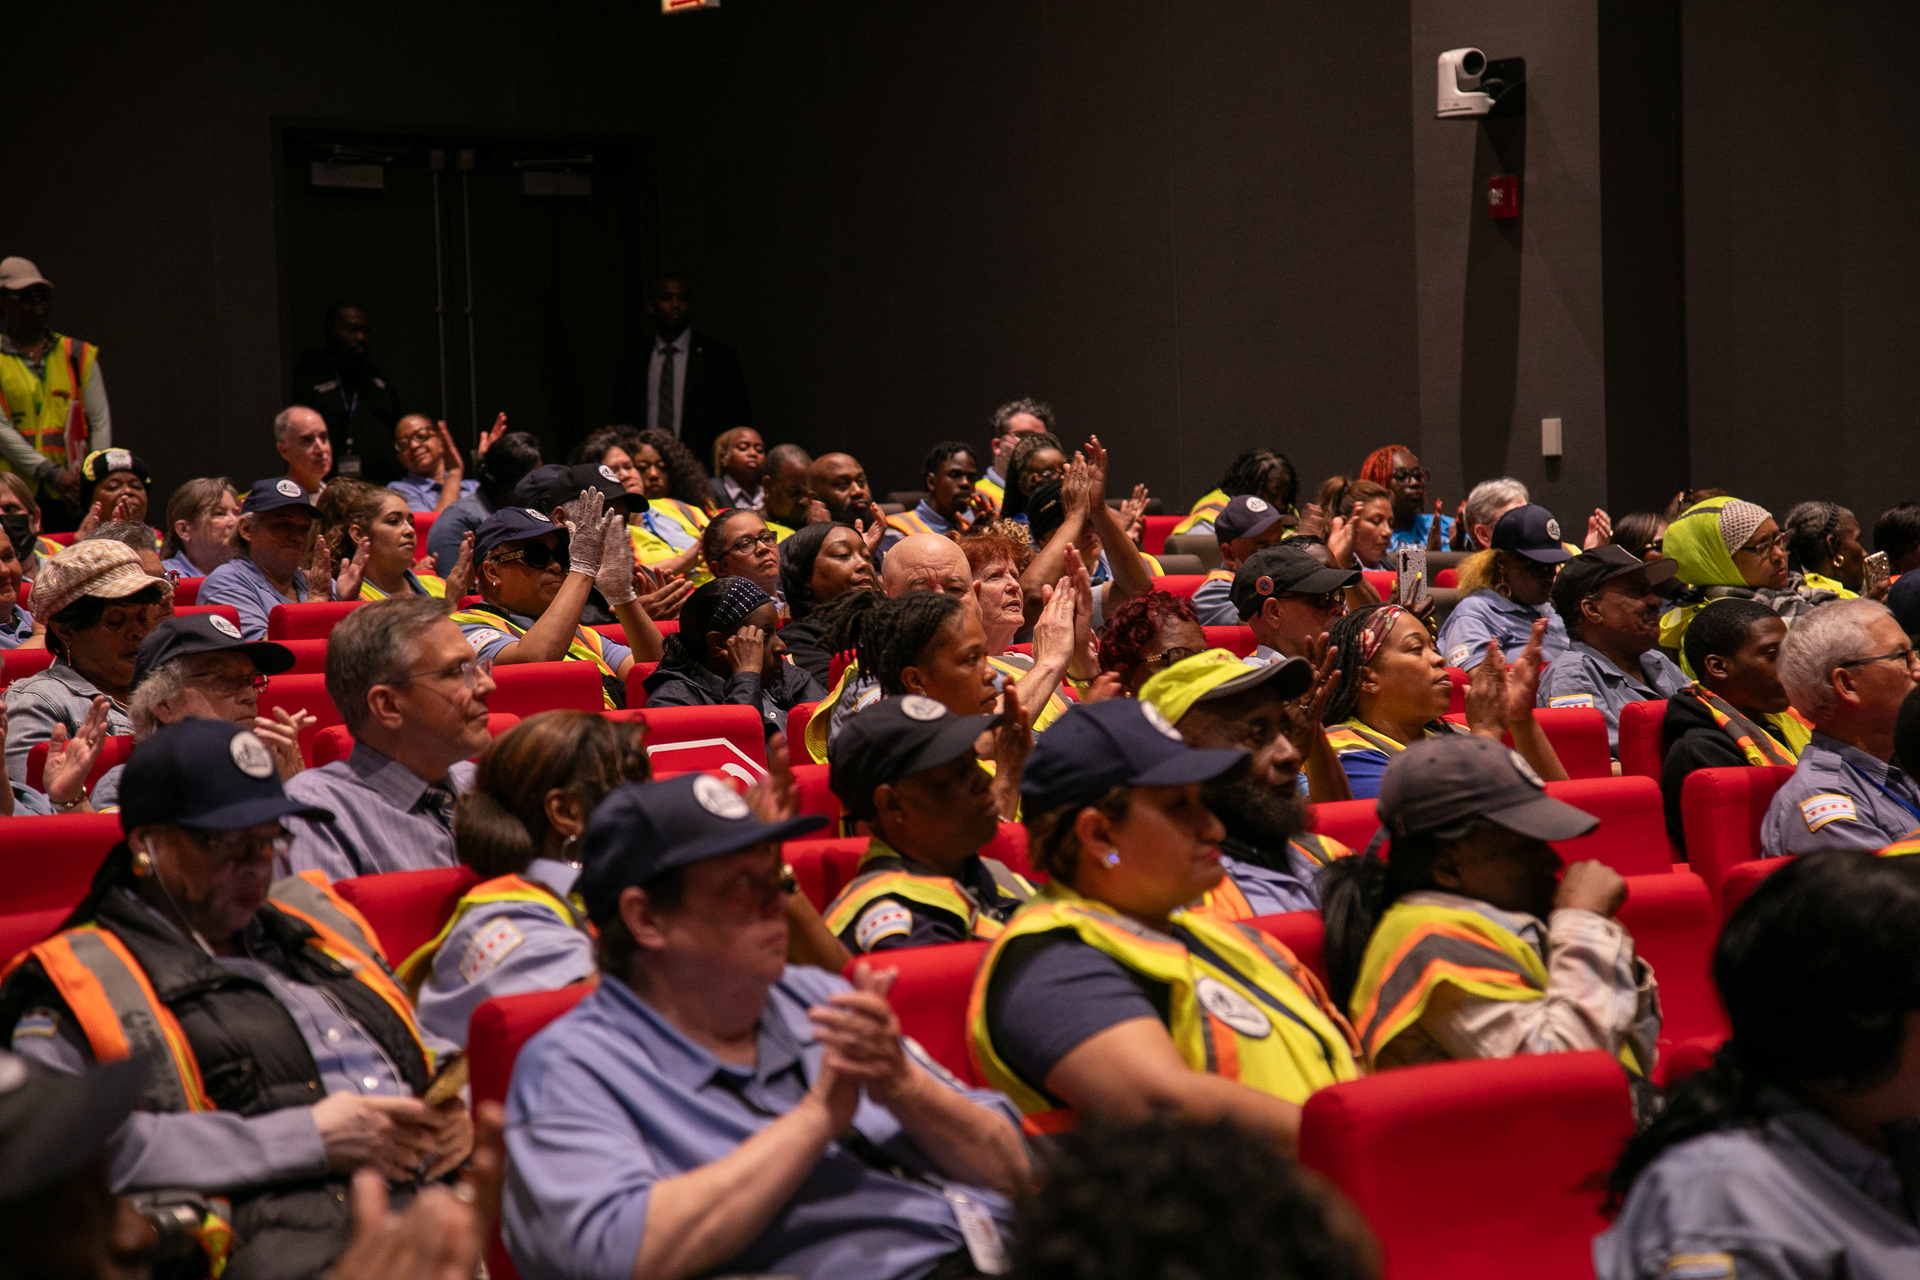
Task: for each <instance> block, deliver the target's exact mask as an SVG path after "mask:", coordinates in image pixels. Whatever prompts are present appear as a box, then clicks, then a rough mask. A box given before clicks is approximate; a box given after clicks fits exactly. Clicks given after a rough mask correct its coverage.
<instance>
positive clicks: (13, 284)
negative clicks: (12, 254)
mask: <svg viewBox="0 0 1920 1280" xmlns="http://www.w3.org/2000/svg"><path fill="white" fill-rule="evenodd" d="M36 284H43V285H45V286H47V288H49V289H51V288H53V281H51V280H49V279H47V278H46V277H45V276H43V275H41V274H40V268H38V267H36V266H34V265H33V264H32V263H31V262H28V261H27V260H26V259H25V258H0V289H26V288H31V287H32V286H34V285H36Z"/></svg>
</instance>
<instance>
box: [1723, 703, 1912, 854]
mask: <svg viewBox="0 0 1920 1280" xmlns="http://www.w3.org/2000/svg"><path fill="white" fill-rule="evenodd" d="M1916 828H1920V786H1916V785H1915V784H1914V780H1913V778H1912V777H1910V776H1909V775H1908V774H1907V773H1906V772H1905V771H1904V770H1902V769H1901V768H1900V767H1899V766H1898V765H1891V764H1887V763H1886V762H1885V761H1881V760H1876V759H1874V758H1873V757H1872V756H1870V755H1868V754H1867V753H1866V752H1864V751H1862V750H1860V749H1859V748H1858V747H1849V746H1847V745H1846V744H1845V743H1842V742H1836V741H1834V740H1833V739H1832V738H1829V737H1828V736H1827V735H1826V734H1824V733H1820V732H1817V731H1816V732H1815V733H1814V735H1813V738H1812V740H1811V741H1809V742H1808V743H1807V749H1806V750H1805V751H1802V752H1801V753H1800V763H1799V764H1797V765H1795V766H1794V770H1793V776H1792V777H1791V778H1788V779H1787V781H1786V785H1784V786H1782V787H1781V788H1780V789H1779V790H1778V791H1776V792H1774V793H1773V802H1772V803H1771V804H1769V805H1768V806H1767V816H1766V817H1764V818H1762V819H1761V820H1760V851H1761V856H1762V857H1766V858H1778V857H1783V856H1785V855H1787V854H1790V853H1812V852H1813V851H1814V850H1816V849H1868V850H1872V849H1884V848H1886V847H1887V846H1888V845H1890V844H1892V843H1894V842H1895V841H1897V840H1901V839H1904V838H1905V837H1906V836H1908V835H1909V834H1911V833H1912V832H1913V831H1914V830H1915V829H1916Z"/></svg>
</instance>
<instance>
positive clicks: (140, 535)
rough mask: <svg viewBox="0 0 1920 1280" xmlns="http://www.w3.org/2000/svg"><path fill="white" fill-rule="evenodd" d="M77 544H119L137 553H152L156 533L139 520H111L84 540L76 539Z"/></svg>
mask: <svg viewBox="0 0 1920 1280" xmlns="http://www.w3.org/2000/svg"><path fill="white" fill-rule="evenodd" d="M74 541H75V542H118V543H120V544H121V545H122V546H127V547H132V548H133V549H134V550H135V551H152V550H153V549H154V533H153V530H152V529H149V528H148V527H147V526H146V525H144V524H141V523H140V522H139V521H138V520H109V521H107V522H106V523H105V524H103V525H100V526H99V527H98V528H96V529H95V530H94V531H93V532H92V533H90V534H88V535H87V536H86V537H84V538H75V539H74Z"/></svg>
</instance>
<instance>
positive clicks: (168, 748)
mask: <svg viewBox="0 0 1920 1280" xmlns="http://www.w3.org/2000/svg"><path fill="white" fill-rule="evenodd" d="M294 815H299V816H303V817H311V818H322V819H324V818H328V817H331V816H332V815H331V814H329V813H328V812H327V811H326V810H324V809H316V808H312V807H310V806H307V805H303V804H301V803H300V802H298V801H296V800H292V799H289V798H288V796H287V794H286V792H285V790H284V789H283V788H282V787H281V785H280V778H279V775H278V774H277V773H276V772H275V770H274V765H273V755H272V753H271V752H270V751H269V750H268V749H267V747H266V745H265V744H264V743H262V742H261V741H260V739H259V738H257V737H255V736H254V735H253V734H252V733H251V732H249V731H248V730H246V729H243V728H241V727H240V726H239V725H236V724H229V723H225V722H221V721H214V720H193V719H190V720H183V721H181V722H179V723H178V724H172V725H168V726H167V727H166V728H164V729H162V730H160V732H159V733H157V734H155V735H154V736H153V737H152V738H149V739H148V740H147V741H146V742H143V743H141V744H140V746H139V747H137V748H136V749H135V750H134V753H133V756H132V758H131V759H130V760H129V761H128V762H127V768H126V775H125V780H124V782H123V784H122V787H121V810H120V823H121V827H122V829H123V830H124V831H125V832H126V839H125V840H124V841H123V842H122V843H121V844H120V845H119V846H117V847H116V848H115V849H114V851H113V852H112V853H110V854H109V855H108V856H107V860H106V862H105V863H104V864H103V865H102V867H101V870H100V872H99V874H98V875H96V876H95V877H94V883H93V887H92V889H91V890H90V891H89V892H88V894H87V896H86V898H85V899H83V900H82V902H81V904H80V905H79V906H78V907H77V908H75V910H74V912H73V914H72V915H71V916H69V917H68V919H67V922H66V927H65V928H64V929H62V930H61V931H60V932H59V933H57V934H55V935H54V936H53V937H51V938H49V939H48V940H47V941H45V942H42V943H40V944H39V945H38V946H36V947H33V948H31V949H30V950H28V951H27V952H26V953H24V954H23V955H22V956H20V957H18V958H17V959H16V960H15V962H14V965H13V967H12V969H11V971H10V972H9V973H8V974H7V976H6V978H5V980H4V983H3V984H0V1034H4V1035H6V1036H8V1037H9V1038H10V1039H11V1042H12V1048H13V1050H14V1052H16V1053H19V1054H21V1055H23V1056H25V1057H31V1058H35V1059H38V1060H39V1061H40V1062H42V1063H44V1064H46V1065H48V1066H52V1067H55V1068H57V1069H60V1070H63V1071H72V1072H79V1071H84V1070H85V1069H86V1067H87V1065H88V1064H89V1063H90V1062H105V1061H111V1060H114V1059H119V1058H125V1057H128V1056H131V1055H133V1054H141V1053H151V1055H152V1057H153V1060H154V1067H153V1073H152V1075H151V1077H150V1078H149V1080H148V1084H147V1087H146V1090H145V1091H144V1093H143V1094H142V1097H141V1101H140V1112H139V1113H138V1114H136V1115H135V1116H134V1117H133V1119H132V1120H131V1121H130V1122H129V1123H128V1124H127V1125H125V1126H123V1127H122V1128H121V1129H120V1131H119V1132H118V1133H117V1134H116V1135H115V1136H114V1139H113V1142H112V1144H111V1151H112V1157H113V1173H114V1181H115V1188H114V1189H115V1190H116V1191H119V1192H123V1193H124V1192H133V1191H141V1190H163V1189H180V1190H187V1191H197V1192H207V1193H216V1194H219V1195H221V1196H227V1197H231V1199H232V1204H233V1214H232V1217H231V1223H232V1253H231V1256H230V1257H228V1258H227V1259H225V1262H226V1265H228V1266H230V1267H231V1268H232V1269H231V1270H230V1271H228V1272H226V1274H227V1275H228V1276H229V1277H244V1278H245V1280H275V1278H278V1277H287V1278H288V1280H292V1278H293V1277H305V1276H312V1275H317V1274H320V1273H321V1272H323V1271H325V1270H326V1268H327V1267H328V1266H329V1265H330V1264H331V1263H332V1261H333V1259H334V1257H335V1255H336V1254H337V1253H338V1252H339V1250H340V1249H341V1247H342V1246H343V1245H344V1244H345V1243H346V1240H347V1236H348V1231H349V1225H350V1220H351V1211H350V1209H349V1206H348V1197H347V1194H346V1193H347V1186H348V1183H347V1179H348V1177H349V1176H350V1175H351V1174H352V1172H353V1171H354V1170H355V1169H357V1168H360V1167H363V1166H365V1167H371V1168H373V1169H375V1170H376V1171H378V1172H379V1173H381V1174H383V1175H385V1176H386V1177H387V1178H388V1179H389V1180H390V1181H396V1182H401V1183H405V1182H409V1181H423V1180H427V1179H432V1178H437V1177H440V1176H441V1175H443V1174H445V1173H447V1172H448V1171H449V1170H451V1169H453V1168H454V1167H456V1166H457V1165H458V1164H459V1163H460V1162H461V1161H462V1160H464V1159H465V1158H466V1155H467V1152H468V1150H469V1149H470V1148H471V1146H472V1130H471V1127H470V1124H469V1122H468V1119H467V1114H466V1109H465V1107H464V1105H463V1104H461V1103H460V1101H459V1100H458V1098H455V1099H453V1100H452V1101H451V1102H449V1103H447V1104H444V1105H442V1106H439V1107H430V1106H428V1105H427V1104H426V1103H425V1102H424V1101H423V1100H421V1098H420V1096H419V1095H421V1094H423V1093H425V1092H426V1090H427V1088H428V1085H429V1083H430V1081H431V1079H432V1076H433V1069H434V1048H433V1047H432V1046H431V1045H430V1044H429V1043H427V1042H425V1041H423V1040H422V1037H421V1034H420V1031H419V1028H418V1027H417V1026H416V1025H415V1023H414V1020H413V1013H412V1010H411V1009H410V1007H409V1006H408V1004H407V998H406V994H405V992H403V991H402V990H401V989H400V987H399V985H398V984H397V983H395V982H394V980H393V976H392V974H391V973H390V972H389V971H388V969H387V967H386V963H385V961H384V960H383V959H382V957H381V955H380V951H379V949H378V946H377V944H376V943H375V942H374V941H373V939H372V938H371V936H370V934H369V933H368V932H367V930H366V926H365V923H364V921H363V920H362V919H361V917H360V915H359V913H358V912H356V911H354V910H353V908H352V907H350V906H348V905H347V904H346V902H345V901H344V900H343V899H341V898H340V897H338V896H337V895H335V894H334V893H333V891H332V890H331V889H329V888H328V887H327V886H326V884H325V882H324V881H319V880H309V879H307V878H304V877H300V876H294V877H290V878H288V879H285V880H282V881H279V882H278V883H273V884H271V885H270V884H269V880H270V878H271V876H272V874H273V860H274V855H275V853H276V851H277V850H279V849H281V848H283V847H284V843H285V832H284V830H283V829H282V827H281V825H280V824H281V820H282V819H284V818H287V817H290V816H294ZM434 1043H435V1044H438V1043H439V1042H434ZM370 1139H371V1141H370ZM210 1225H211V1224H210ZM214 1261H215V1263H216V1264H218V1263H219V1262H220V1259H219V1258H215V1259H214ZM215 1274H219V1271H218V1269H217V1266H216V1270H215Z"/></svg>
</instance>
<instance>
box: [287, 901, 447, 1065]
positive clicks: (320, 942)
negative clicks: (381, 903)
mask: <svg viewBox="0 0 1920 1280" xmlns="http://www.w3.org/2000/svg"><path fill="white" fill-rule="evenodd" d="M267 896H268V898H269V899H270V900H271V901H272V903H273V905H274V906H275V907H277V908H279V909H280V910H281V911H283V912H285V913H286V914H287V915H290V916H292V917H293V918H294V919H296V920H298V921H300V923H302V924H304V925H306V926H307V927H308V928H309V929H312V930H313V932H314V936H313V937H312V938H311V939H309V940H308V945H310V946H312V947H314V948H315V949H317V950H319V951H320V952H321V953H322V954H324V955H326V956H327V957H328V958H330V959H331V960H333V961H334V962H335V963H337V964H339V965H340V966H341V967H342V968H344V969H345V970H346V971H347V972H348V973H350V974H352V975H353V976H354V978H355V979H356V980H358V981H359V982H360V984H361V985H362V986H364V987H366V988H367V990H369V991H371V992H373V994H375V995H377V996H379V997H380V998H381V999H382V1000H383V1001H385V1002H386V1004H387V1006H388V1007H389V1008H390V1009H392V1010H393V1011H394V1013H395V1014H397V1015H399V1018H400V1021H401V1022H403V1023H405V1024H406V1027H407V1034H408V1035H410V1036H412V1037H413V1042H414V1043H415V1044H417V1045H419V1046H420V1056H421V1057H422V1058H424V1059H426V1063H427V1074H429V1075H431V1074H433V1069H434V1054H433V1050H431V1049H429V1048H428V1047H427V1043H426V1041H424V1040H422V1039H421V1038H420V1028H419V1026H418V1025H417V1024H416V1023H415V1022H414V1020H413V1004H412V1002H411V1001H410V1000H408V999H407V993H406V992H404V991H402V990H401V989H400V984H399V983H397V982H395V981H394V980H393V975H392V974H391V973H389V972H388V971H387V964H386V958H385V954H384V953H383V952H382V951H381V950H380V938H379V935H378V934H376V933H374V931H373V926H372V925H370V924H368V923H367V919H366V917H365V916H363V915H361V914H360V912H359V911H358V910H357V909H355V907H354V906H353V904H352V903H350V902H348V901H347V900H346V899H345V898H342V897H341V896H340V895H339V894H338V893H336V892H334V889H333V886H332V885H330V884H328V883H327V878H326V874H325V873H324V872H320V871H302V872H300V873H299V874H298V875H293V876H288V877H287V878H286V879H285V880H280V881H276V882H275V883H274V885H273V887H272V888H271V889H269V890H268V891H267Z"/></svg>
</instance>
